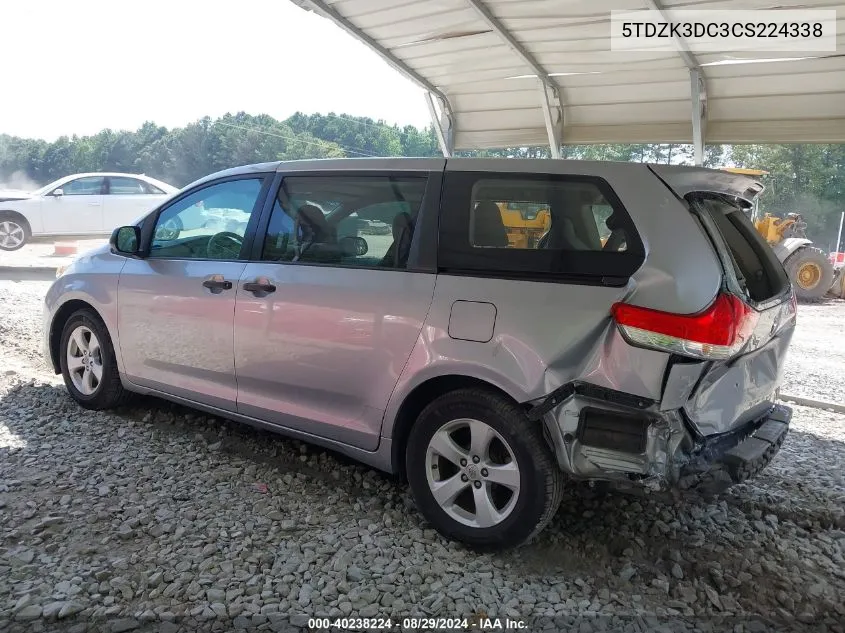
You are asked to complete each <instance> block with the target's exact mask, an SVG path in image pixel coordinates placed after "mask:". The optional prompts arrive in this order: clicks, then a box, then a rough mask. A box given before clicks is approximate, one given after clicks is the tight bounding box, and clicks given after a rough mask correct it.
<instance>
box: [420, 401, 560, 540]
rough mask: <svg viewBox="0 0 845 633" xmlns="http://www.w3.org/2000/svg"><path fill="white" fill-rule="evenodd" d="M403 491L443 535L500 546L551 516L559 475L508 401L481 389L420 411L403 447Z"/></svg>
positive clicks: (535, 429) (537, 432)
mask: <svg viewBox="0 0 845 633" xmlns="http://www.w3.org/2000/svg"><path fill="white" fill-rule="evenodd" d="M406 470H407V475H408V482H409V484H410V486H411V491H412V493H413V495H414V499H415V500H416V503H417V506H418V507H419V509H420V511H421V512H422V514H423V515H424V516H425V518H426V519H427V520H428V521H429V522H430V523H431V524H432V525H433V526H434V527H435V528H436V529H437V530H438V531H439V532H440V533H441V534H443V535H444V536H446V537H447V538H451V539H454V540H457V541H460V542H462V543H465V544H466V545H469V546H471V547H476V548H481V549H501V548H506V547H512V546H516V545H519V544H521V543H524V542H527V541H529V540H531V538H533V537H534V536H535V535H536V534H537V533H539V532H540V531H541V530H542V529H543V528H544V527H545V526H546V524H548V522H549V521H550V520H551V519H552V517H553V516H554V514H555V512H556V511H557V508H558V506H559V505H560V499H561V495H562V490H563V474H562V473H561V471H560V469H559V468H558V466H557V464H556V463H555V460H554V457H553V455H552V453H551V451H550V450H549V448H548V446H547V445H546V443H545V442H544V440H543V437H542V433H541V427H540V426H539V425H538V424H536V423H532V422H529V421H528V419H527V418H526V417H525V414H524V413H523V412H522V411H521V410H520V409H519V408H518V407H517V406H516V405H515V404H514V403H513V402H511V401H509V400H507V399H506V398H504V397H502V396H499V395H497V394H494V393H492V392H489V391H486V390H483V389H461V390H457V391H453V392H451V393H448V394H445V395H443V396H440V397H439V398H437V399H436V400H434V401H433V402H432V403H431V404H429V405H428V406H427V407H426V408H425V409H424V410H423V411H422V413H421V414H420V416H419V418H418V419H417V421H416V423H415V424H414V427H413V429H412V430H411V434H410V437H409V438H408V448H407V452H406Z"/></svg>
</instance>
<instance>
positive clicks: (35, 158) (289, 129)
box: [0, 112, 845, 250]
mask: <svg viewBox="0 0 845 633" xmlns="http://www.w3.org/2000/svg"><path fill="white" fill-rule="evenodd" d="M459 154H460V155H464V156H490V157H520V158H546V157H548V156H549V152H548V148H544V147H516V148H505V149H501V150H483V151H472V152H460V153H459ZM439 155H440V151H439V148H438V146H437V140H436V138H435V135H434V132H433V130H432V129H431V128H417V127H415V126H413V125H405V126H397V125H388V124H386V123H384V122H383V121H377V120H374V119H371V118H368V117H354V116H349V115H344V114H334V113H330V114H302V113H297V114H294V115H293V116H291V117H290V118H288V119H286V120H284V121H279V120H277V119H274V118H273V117H271V116H268V115H258V116H255V115H250V114H246V113H244V112H240V113H237V114H227V115H225V116H222V117H220V118H217V119H211V118H210V117H204V118H202V119H200V120H198V121H195V122H193V123H190V124H188V125H186V126H184V127H180V128H172V129H167V128H165V127H162V126H159V125H156V124H155V123H152V122H147V123H144V124H143V125H142V126H141V127H140V128H138V129H137V130H135V131H124V130H121V131H115V130H109V129H106V130H102V131H101V132H99V133H97V134H94V135H92V136H70V137H68V136H62V137H59V138H58V139H56V140H55V141H52V142H47V141H44V140H41V139H31V138H19V137H14V136H8V135H3V134H0V185H4V186H9V185H11V186H13V187H16V188H26V186H28V187H34V186H36V185H42V184H46V183H48V182H51V181H52V180H55V179H57V178H61V177H62V176H66V175H68V174H72V173H79V172H88V171H120V172H129V173H145V174H148V175H150V176H153V177H155V178H159V179H161V180H164V181H166V182H169V183H171V184H173V185H176V186H180V187H181V186H184V185H186V184H188V183H189V182H192V181H193V180H196V179H197V178H200V177H201V176H204V175H206V174H209V173H212V172H215V171H218V170H220V169H225V168H227V167H232V166H235V165H244V164H249V163H258V162H264V161H275V160H295V159H302V158H332V157H344V156H349V157H363V156H439ZM563 155H564V157H565V158H574V159H586V160H619V161H636V162H657V163H687V164H692V147H691V146H689V145H678V144H665V143H664V144H614V145H589V146H565V147H564V148H563ZM729 164H733V165H736V166H739V167H752V168H758V169H765V170H766V171H768V172H769V175H768V176H766V177H765V180H764V181H765V183H766V187H767V188H766V191H765V193H764V194H763V196H762V199H761V207H762V209H763V210H764V211H768V212H770V213H773V214H776V215H785V214H786V213H790V212H799V213H801V214H802V215H803V216H804V218H805V219H806V220H807V224H808V233H809V235H810V237H811V238H813V239H814V240H816V241H817V242H818V243H819V245H820V246H821V247H823V248H830V249H834V246H835V245H834V244H833V242H835V238H836V229H837V227H838V223H839V213H840V212H841V211H843V210H845V145H737V146H725V145H713V146H708V147H707V150H706V157H705V165H707V166H711V167H716V166H721V165H729ZM843 249H845V247H843ZM843 249H840V250H843Z"/></svg>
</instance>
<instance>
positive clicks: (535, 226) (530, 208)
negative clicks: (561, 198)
mask: <svg viewBox="0 0 845 633" xmlns="http://www.w3.org/2000/svg"><path fill="white" fill-rule="evenodd" d="M496 206H498V207H499V212H500V213H501V214H502V222H503V223H504V225H505V229H506V230H507V233H508V246H509V247H510V248H536V247H537V242H539V241H540V238H541V237H543V235H545V234H546V232H547V231H548V230H549V227H550V226H551V224H552V216H551V214H550V212H549V209H548V208H546V207H545V206H543V205H539V204H537V203H536V202H497V203H496Z"/></svg>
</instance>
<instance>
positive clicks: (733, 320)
mask: <svg viewBox="0 0 845 633" xmlns="http://www.w3.org/2000/svg"><path fill="white" fill-rule="evenodd" d="M787 305H794V304H793V303H792V302H787V303H784V304H783V307H785V306H787ZM779 309H781V310H782V308H779ZM611 313H612V314H613V318H614V319H615V320H616V324H617V325H618V327H619V330H620V331H621V332H622V335H623V336H624V337H625V339H626V340H627V341H628V342H629V343H630V344H631V345H636V346H637V347H646V348H649V349H656V350H660V351H664V352H669V353H673V354H680V355H682V356H688V357H690V358H698V359H702V360H727V359H729V358H731V357H733V356H735V355H736V354H737V353H738V352H739V351H740V350H741V349H742V348H743V347H744V346H745V344H746V343H747V342H748V340H749V339H750V338H751V335H752V334H753V333H754V330H755V328H756V327H757V324H758V322H759V321H760V313H759V312H757V311H756V310H755V309H754V308H752V307H751V306H749V305H748V304H746V303H744V302H743V301H742V300H741V299H740V298H739V297H736V296H735V295H732V294H727V293H722V294H720V295H719V296H718V297H716V300H715V301H714V302H713V303H712V304H711V305H710V307H708V308H707V309H706V310H704V311H703V312H700V313H698V314H672V313H670V312H661V311H660V310H651V309H649V308H642V307H639V306H634V305H630V304H627V303H616V304H614V305H613V307H612V308H611ZM793 318H794V310H793ZM781 327H782V326H781ZM766 334H769V332H766Z"/></svg>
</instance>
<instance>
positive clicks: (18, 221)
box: [0, 211, 32, 251]
mask: <svg viewBox="0 0 845 633" xmlns="http://www.w3.org/2000/svg"><path fill="white" fill-rule="evenodd" d="M3 222H10V223H13V224H14V225H15V226H17V227H19V228H20V229H21V230H22V231H23V240H22V241H21V243H20V244H17V245H16V246H4V245H3V244H2V242H0V251H16V250H18V249H19V248H23V247H24V245H25V244H26V243H27V242H29V238H30V237H32V230H31V229H30V228H29V222H27V221H26V220H25V219H23V218H22V217H20V216H19V215H17V214H14V213H9V212H5V213H4V212H2V211H0V224H2V223H3Z"/></svg>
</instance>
